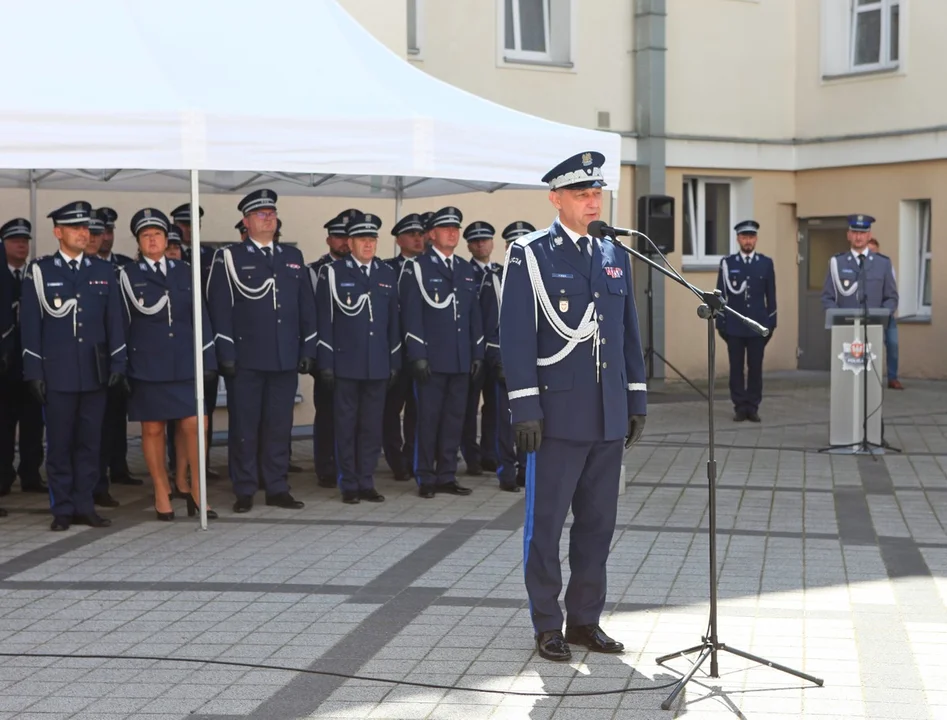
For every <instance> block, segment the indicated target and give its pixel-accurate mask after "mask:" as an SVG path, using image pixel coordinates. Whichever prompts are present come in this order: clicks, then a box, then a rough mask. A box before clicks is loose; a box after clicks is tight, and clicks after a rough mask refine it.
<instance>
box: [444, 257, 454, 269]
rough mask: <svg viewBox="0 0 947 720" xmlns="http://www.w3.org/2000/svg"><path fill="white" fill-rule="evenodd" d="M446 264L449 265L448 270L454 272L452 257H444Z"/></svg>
mask: <svg viewBox="0 0 947 720" xmlns="http://www.w3.org/2000/svg"><path fill="white" fill-rule="evenodd" d="M444 264H445V265H446V266H447V272H454V268H452V267H451V263H450V258H444Z"/></svg>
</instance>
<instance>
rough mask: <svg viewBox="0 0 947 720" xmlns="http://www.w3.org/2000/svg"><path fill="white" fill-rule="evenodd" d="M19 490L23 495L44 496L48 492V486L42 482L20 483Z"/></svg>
mask: <svg viewBox="0 0 947 720" xmlns="http://www.w3.org/2000/svg"><path fill="white" fill-rule="evenodd" d="M20 490H21V491H22V492H25V493H36V494H37V495H45V494H46V493H48V492H49V485H47V484H46V483H44V482H43V481H42V480H40V481H39V482H30V483H24V482H23V481H22V480H21V481H20Z"/></svg>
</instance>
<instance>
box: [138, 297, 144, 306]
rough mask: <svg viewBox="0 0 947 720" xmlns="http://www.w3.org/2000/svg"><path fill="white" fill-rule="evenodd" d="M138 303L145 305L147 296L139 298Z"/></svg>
mask: <svg viewBox="0 0 947 720" xmlns="http://www.w3.org/2000/svg"><path fill="white" fill-rule="evenodd" d="M138 304H139V305H144V304H145V298H144V296H142V297H140V298H138Z"/></svg>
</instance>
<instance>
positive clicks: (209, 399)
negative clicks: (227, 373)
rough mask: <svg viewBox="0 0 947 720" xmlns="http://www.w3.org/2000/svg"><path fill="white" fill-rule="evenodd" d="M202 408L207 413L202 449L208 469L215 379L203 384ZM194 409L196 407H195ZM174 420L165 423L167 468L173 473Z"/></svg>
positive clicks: (174, 454) (214, 404) (175, 453)
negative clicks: (205, 432) (204, 443)
mask: <svg viewBox="0 0 947 720" xmlns="http://www.w3.org/2000/svg"><path fill="white" fill-rule="evenodd" d="M204 407H205V408H206V411H205V412H206V413H207V445H206V446H205V448H204V458H205V465H206V467H210V446H211V441H212V440H213V439H214V410H215V409H216V408H217V379H216V378H214V381H213V382H205V383H204ZM195 409H196V406H195ZM176 422H177V421H175V420H168V422H167V423H166V428H167V435H166V442H167V446H168V467H169V468H171V471H172V472H174V468H175V467H176V466H177V457H178V453H177V448H176V447H175V445H174V429H175V423H176Z"/></svg>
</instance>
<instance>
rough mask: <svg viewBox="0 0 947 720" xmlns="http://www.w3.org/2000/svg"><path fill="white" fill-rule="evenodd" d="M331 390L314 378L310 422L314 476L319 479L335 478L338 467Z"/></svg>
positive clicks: (333, 402)
mask: <svg viewBox="0 0 947 720" xmlns="http://www.w3.org/2000/svg"><path fill="white" fill-rule="evenodd" d="M332 395H333V393H332V391H331V390H326V389H325V386H324V385H323V384H322V383H321V382H319V381H318V380H316V382H315V389H314V390H313V394H312V400H313V404H314V405H315V406H316V416H315V419H314V420H313V424H312V457H313V459H314V460H315V465H316V476H317V477H318V478H319V479H320V480H333V481H334V480H335V479H336V477H337V475H338V467H337V463H336V457H335V448H336V438H335V421H334V414H335V401H334V400H333V399H332Z"/></svg>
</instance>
